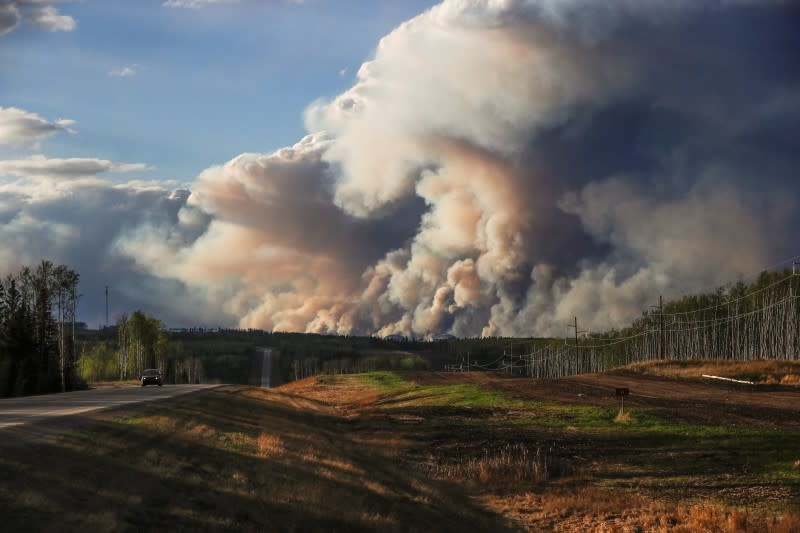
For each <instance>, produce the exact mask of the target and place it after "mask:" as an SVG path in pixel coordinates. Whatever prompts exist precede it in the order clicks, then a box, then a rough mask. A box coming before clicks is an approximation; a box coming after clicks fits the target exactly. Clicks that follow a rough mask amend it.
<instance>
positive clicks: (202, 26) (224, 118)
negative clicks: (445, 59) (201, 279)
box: [0, 0, 434, 183]
mask: <svg viewBox="0 0 800 533" xmlns="http://www.w3.org/2000/svg"><path fill="white" fill-rule="evenodd" d="M433 3H434V2H432V1H418V0H415V1H406V0H404V1H398V0H394V1H388V0H384V1H372V0H370V1H367V0H364V1H355V2H343V1H338V0H337V1H334V0H307V1H306V2H304V3H300V4H298V3H290V2H288V1H262V0H242V1H241V2H239V3H233V4H219V5H208V6H206V7H203V8H200V9H185V8H183V9H181V8H169V7H164V6H162V2H161V0H156V1H136V2H131V1H128V0H89V1H86V2H81V3H63V4H58V9H59V11H60V13H61V14H63V15H69V16H71V17H73V18H74V19H75V21H76V22H77V27H76V28H75V29H74V30H73V31H69V32H64V31H56V32H48V31H43V30H41V29H37V28H33V27H30V26H26V25H25V24H21V25H20V26H19V27H18V29H16V30H14V31H12V32H10V33H9V34H7V35H5V36H3V37H0V39H1V40H0V98H1V99H2V101H1V102H0V105H1V106H4V107H18V108H21V109H24V110H27V111H29V112H33V113H37V114H39V115H41V116H42V117H44V118H45V119H48V120H51V121H52V120H55V119H57V118H67V119H72V120H75V121H76V124H75V125H74V126H73V128H74V129H75V130H77V132H78V134H77V135H56V136H53V137H50V138H48V139H45V140H44V141H43V142H42V143H41V145H40V150H41V152H42V153H44V154H45V155H47V156H48V157H95V158H101V159H108V160H112V161H119V162H131V163H133V162H136V163H146V164H148V165H150V166H151V167H153V169H152V170H149V171H144V172H139V173H128V174H127V175H126V176H125V177H126V179H127V178H149V179H159V180H160V179H164V180H167V179H168V180H176V181H178V182H182V183H186V182H190V181H191V180H192V179H193V178H194V177H195V176H196V175H197V174H198V173H199V172H200V171H201V170H203V169H205V168H207V167H208V166H210V165H214V164H221V163H223V162H225V161H227V160H229V159H230V158H232V157H234V156H236V155H238V154H239V153H242V152H266V151H271V150H274V149H277V148H279V147H281V146H285V145H291V144H293V143H294V142H296V141H297V140H298V139H299V138H300V137H302V136H303V135H304V134H305V131H304V127H303V121H302V112H303V110H304V108H305V107H306V106H307V105H308V104H309V103H310V102H312V101H313V100H315V99H317V98H330V97H333V96H335V95H336V94H338V93H340V92H341V91H343V90H344V89H346V88H347V87H348V86H350V85H351V84H352V82H353V79H354V76H355V73H356V71H357V70H358V67H359V66H360V65H361V63H362V62H363V61H364V60H365V59H368V58H369V57H370V56H371V54H372V52H373V50H374V48H375V46H376V44H377V43H378V41H379V39H380V38H381V37H382V36H383V35H385V34H387V33H388V32H389V31H391V29H393V28H394V27H396V26H397V25H398V24H400V23H401V22H402V21H404V20H406V19H408V18H410V17H412V16H414V15H415V14H418V13H420V12H422V11H424V10H425V9H426V8H427V7H429V6H430V5H432V4H433ZM126 67H128V68H131V69H132V70H133V71H134V74H133V75H131V76H126V77H119V76H112V75H111V74H110V73H111V72H112V71H114V70H115V69H118V70H119V69H124V68H126ZM342 71H344V74H343V75H342V74H341V72H342ZM29 153H31V150H30V149H29V148H28V149H24V150H20V149H19V148H13V149H12V148H9V147H2V148H0V156H5V157H13V156H20V155H27V154H29Z"/></svg>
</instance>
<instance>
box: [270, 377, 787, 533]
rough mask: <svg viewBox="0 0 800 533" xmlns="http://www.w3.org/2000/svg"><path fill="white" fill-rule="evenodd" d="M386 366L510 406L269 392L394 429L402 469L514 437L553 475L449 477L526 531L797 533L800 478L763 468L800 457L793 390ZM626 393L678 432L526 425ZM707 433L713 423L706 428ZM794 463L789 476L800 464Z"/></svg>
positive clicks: (344, 383) (363, 433)
mask: <svg viewBox="0 0 800 533" xmlns="http://www.w3.org/2000/svg"><path fill="white" fill-rule="evenodd" d="M397 374H398V375H399V376H401V377H402V378H403V379H404V380H407V381H409V382H413V383H415V384H416V385H418V386H419V387H421V389H422V390H426V388H428V387H434V388H436V387H442V388H444V389H446V388H448V387H453V386H463V385H475V386H477V387H479V388H480V389H484V390H489V391H496V392H499V393H502V395H503V396H505V397H507V398H511V399H513V400H521V402H519V404H520V405H519V406H512V407H510V408H503V407H492V406H487V407H459V406H447V405H441V404H438V405H437V404H435V402H434V404H432V405H415V404H413V403H409V402H408V401H406V398H407V397H408V393H407V392H403V391H400V392H388V391H387V392H383V393H377V392H369V391H365V390H363V389H359V388H358V387H355V388H353V386H352V383H353V382H352V380H350V381H348V380H346V379H341V378H337V377H328V376H323V377H317V378H312V379H310V380H305V381H302V382H299V383H294V384H291V385H288V386H285V387H283V388H281V389H279V390H281V391H282V393H283V394H297V395H299V396H302V397H303V398H310V399H314V400H316V401H318V402H319V403H320V405H325V406H328V407H332V408H333V409H334V410H335V411H336V412H338V413H339V414H340V415H341V416H343V417H344V418H346V419H348V420H350V421H351V424H352V425H351V427H352V430H353V431H354V432H356V433H357V434H358V435H359V436H360V438H362V439H367V440H369V439H370V438H374V439H375V440H376V441H377V440H380V439H386V438H387V435H394V438H395V439H396V440H395V441H396V443H400V444H401V445H402V446H401V450H400V451H398V457H399V458H400V459H402V460H403V461H406V462H408V464H409V465H420V464H425V463H426V462H427V463H431V462H433V463H435V464H439V465H442V464H445V465H452V464H456V463H463V462H464V461H465V460H466V461H474V460H475V458H480V457H485V456H486V455H487V453H489V454H491V453H500V454H502V453H503V451H502V450H503V449H504V447H508V446H517V445H524V446H527V447H529V448H530V449H533V448H536V449H543V450H544V449H546V450H548V451H549V453H550V454H551V455H552V463H551V465H550V468H551V470H553V472H552V477H551V478H550V479H548V480H547V481H546V482H541V481H540V482H530V481H527V480H516V479H513V478H512V479H504V478H503V475H502V472H501V475H499V476H490V478H491V479H484V478H483V477H482V475H479V476H478V477H477V479H471V478H470V476H468V475H467V476H465V477H463V476H462V477H463V479H457V478H458V477H459V476H458V475H455V476H453V478H454V480H455V481H457V482H458V483H460V484H461V485H462V486H465V487H467V490H468V491H469V492H470V494H471V496H472V498H474V500H475V501H477V502H479V503H481V504H482V505H484V506H485V507H486V508H487V509H488V510H491V511H492V512H495V513H498V514H500V515H501V516H503V517H504V518H505V519H507V520H509V521H511V523H513V524H515V526H516V527H518V528H520V529H523V530H530V531H551V530H557V531H620V532H621V531H687V532H688V531H776V532H780V531H800V518H798V516H800V515H798V514H797V513H798V511H800V483H798V482H797V481H796V480H795V481H791V480H787V479H782V478H780V477H779V476H778V477H777V478H772V477H770V476H769V475H766V474H764V471H765V470H767V469H768V465H771V464H772V463H773V462H775V461H776V460H777V459H781V458H783V459H785V458H786V457H790V458H795V456H797V457H796V458H795V460H800V447H799V446H798V444H797V441H798V439H797V433H798V431H800V388H797V387H792V386H776V385H766V386H763V385H762V386H751V385H741V384H735V383H728V382H721V381H715V380H709V379H703V378H697V379H686V378H669V377H662V376H652V375H647V374H643V373H641V371H632V370H619V371H614V372H610V373H606V374H601V375H597V374H587V375H581V376H576V377H571V378H565V379H557V380H532V379H530V378H522V377H511V376H506V375H502V374H494V373H482V372H473V373H457V374H454V373H443V372H441V373H440V372H398V373H397ZM348 387H350V389H348ZM623 387H624V388H628V389H629V391H630V395H629V396H628V397H627V398H626V399H625V407H626V410H629V412H632V413H634V416H636V414H637V413H640V412H642V411H643V410H647V411H648V412H655V413H657V414H658V416H659V417H660V419H663V420H664V421H665V423H667V424H669V425H670V428H672V429H670V430H669V431H674V430H675V428H678V429H677V431H678V434H677V435H676V434H672V433H666V434H665V435H664V436H663V438H662V437H661V436H660V435H659V434H658V433H655V434H650V433H648V432H647V431H645V432H641V433H640V432H635V431H634V432H632V433H630V434H627V433H621V434H617V433H616V432H615V431H613V430H612V431H606V430H604V429H598V430H593V429H588V430H586V429H582V428H579V427H572V426H566V427H555V428H554V427H547V426H544V427H540V426H537V425H536V424H535V423H534V424H528V423H527V422H526V420H527V419H526V417H528V416H531V415H533V416H536V412H537V410H538V407H536V405H538V404H539V403H540V402H541V404H542V405H562V406H563V407H564V408H565V409H567V410H572V409H576V408H577V409H580V408H581V407H584V406H585V407H599V408H603V409H604V410H605V411H613V410H616V409H618V406H619V400H618V398H617V397H616V395H615V392H616V389H617V388H623ZM423 403H426V402H423ZM483 422H486V423H485V424H484V423H483ZM683 427H686V428H695V429H693V430H687V435H686V436H685V437H684V436H682V435H681V434H680V428H683ZM697 428H700V429H697ZM705 428H713V429H709V430H708V431H710V432H711V433H710V434H709V435H706V434H705V433H704V432H705V431H706V429H705ZM691 431H696V432H697V435H695V434H693V433H691ZM740 432H741V433H740ZM370 435H372V437H370ZM776 435H777V436H779V437H780V436H784V437H785V439H779V438H776V437H775V436H776ZM487 450H488V451H489V452H487ZM479 461H480V459H478V462H479ZM784 463H785V461H784ZM795 468H796V469H797V470H798V471H800V461H797V462H795ZM795 477H796V476H795ZM787 509H788V511H787ZM787 512H788V514H785V513H787ZM782 513H783V515H782ZM781 516H783V517H782V518H781Z"/></svg>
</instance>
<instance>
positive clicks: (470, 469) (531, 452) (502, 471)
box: [422, 443, 568, 485]
mask: <svg viewBox="0 0 800 533" xmlns="http://www.w3.org/2000/svg"><path fill="white" fill-rule="evenodd" d="M422 468H423V470H424V471H426V472H427V473H428V474H429V475H430V476H432V477H434V478H436V479H445V480H450V481H480V482H481V483H482V484H484V485H490V484H491V485H503V484H511V483H518V482H534V483H538V482H541V481H545V480H548V479H550V478H551V477H555V476H561V475H564V474H565V473H566V471H567V470H568V469H567V468H566V465H564V464H563V463H561V462H560V461H558V460H554V459H552V458H551V457H550V454H549V453H548V452H547V451H543V450H542V449H541V448H530V447H528V446H525V445H524V444H519V443H514V444H506V445H504V446H502V447H500V448H498V449H495V450H485V451H484V452H483V453H481V454H480V455H478V456H477V457H462V458H459V459H456V460H452V459H446V460H444V461H442V460H437V459H435V458H433V457H431V458H429V462H428V463H425V464H423V465H422Z"/></svg>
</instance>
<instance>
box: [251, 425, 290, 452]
mask: <svg viewBox="0 0 800 533" xmlns="http://www.w3.org/2000/svg"><path fill="white" fill-rule="evenodd" d="M256 446H257V447H258V456H259V457H273V456H278V455H283V453H284V452H285V450H286V448H285V446H284V444H283V439H281V438H280V437H279V436H278V435H272V434H269V433H265V432H263V431H262V432H261V433H260V434H259V435H258V441H257V442H256Z"/></svg>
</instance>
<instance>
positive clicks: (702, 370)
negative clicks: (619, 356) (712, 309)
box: [628, 359, 800, 386]
mask: <svg viewBox="0 0 800 533" xmlns="http://www.w3.org/2000/svg"><path fill="white" fill-rule="evenodd" d="M628 368H630V369H631V370H634V371H636V372H641V373H643V374H649V375H655V376H662V377H670V378H684V379H685V378H700V377H701V376H702V375H703V374H707V375H713V376H721V377H726V378H733V379H743V380H746V381H754V382H755V383H761V384H766V385H777V384H780V385H792V386H800V361H776V360H761V359H759V360H754V361H709V360H689V361H648V362H644V363H635V364H632V365H630V366H629V367H628Z"/></svg>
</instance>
